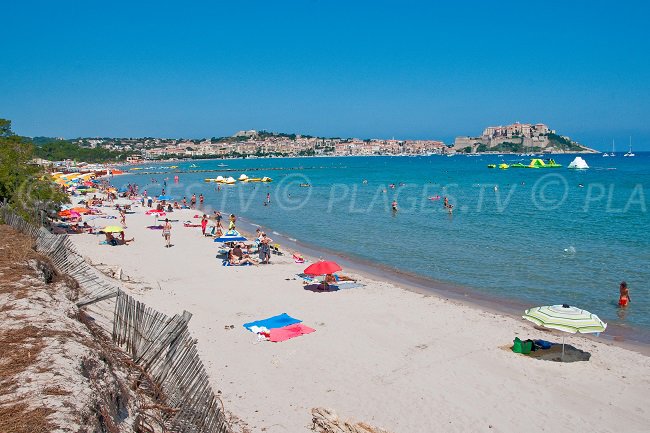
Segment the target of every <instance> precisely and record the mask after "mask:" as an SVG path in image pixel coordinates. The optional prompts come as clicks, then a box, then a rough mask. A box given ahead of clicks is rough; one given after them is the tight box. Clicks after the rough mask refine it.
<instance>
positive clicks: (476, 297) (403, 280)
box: [237, 217, 650, 356]
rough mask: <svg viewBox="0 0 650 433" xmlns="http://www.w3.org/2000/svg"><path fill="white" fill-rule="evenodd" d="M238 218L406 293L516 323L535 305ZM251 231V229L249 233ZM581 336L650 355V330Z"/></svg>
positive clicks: (618, 329) (312, 257) (283, 241)
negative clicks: (430, 297)
mask: <svg viewBox="0 0 650 433" xmlns="http://www.w3.org/2000/svg"><path fill="white" fill-rule="evenodd" d="M237 219H238V222H239V221H243V222H244V223H245V224H246V225H247V228H246V229H242V230H241V231H242V233H245V234H251V233H254V232H255V228H257V227H261V228H262V229H263V230H264V231H266V232H267V233H270V234H271V235H272V236H271V237H272V238H274V240H275V241H276V243H280V245H281V246H282V247H285V248H286V246H288V245H290V244H293V245H295V247H296V248H295V250H297V251H299V252H300V253H301V254H303V255H304V256H305V257H308V258H309V259H310V260H311V261H317V260H318V258H320V257H325V256H330V257H335V258H336V260H335V261H336V262H337V263H339V264H340V265H341V266H342V267H343V270H344V272H345V271H348V270H350V271H352V272H354V273H355V274H359V275H361V276H363V277H365V278H367V279H370V280H375V281H386V282H388V283H390V284H392V285H394V286H395V287H397V288H398V289H400V290H406V291H410V292H413V293H417V294H420V295H427V296H436V297H438V298H440V299H445V300H451V301H455V302H459V303H461V304H463V305H465V306H468V307H470V308H476V309H479V310H483V311H486V312H489V313H494V314H500V315H505V316H508V317H511V318H513V319H516V320H521V316H522V314H523V312H524V310H525V309H526V308H532V307H533V305H530V304H527V303H525V302H523V301H519V300H510V301H508V300H507V299H506V298H502V297H499V296H497V295H489V294H486V293H484V292H481V291H479V290H478V289H474V288H471V287H466V286H461V285H459V284H454V283H449V282H445V281H439V280H435V279H433V278H429V277H426V276H423V275H418V274H414V273H410V272H407V271H404V270H400V269H397V268H392V267H388V266H383V265H382V264H380V263H375V262H371V261H368V260H364V259H362V258H359V257H351V256H349V255H347V254H346V253H345V252H343V251H336V250H330V249H328V248H325V247H322V246H318V245H314V244H310V243H306V242H303V241H299V240H294V238H291V237H289V236H288V235H284V234H280V233H278V232H275V231H273V228H272V227H267V226H261V225H259V224H257V223H255V222H252V221H250V220H248V219H247V218H242V217H237ZM248 229H251V230H250V231H249V230H248ZM278 237H279V238H280V239H281V240H280V241H279V242H277V241H278V239H277V238H278ZM344 265H345V266H344ZM524 323H526V322H524ZM531 327H532V325H531ZM611 331H615V332H616V335H612V332H611ZM633 336H638V337H639V338H633ZM579 337H583V338H586V339H593V340H596V341H603V340H605V341H606V342H607V343H610V344H613V345H616V346H619V347H623V348H626V349H629V350H633V351H635V352H637V353H640V354H642V355H645V356H650V331H646V330H643V329H640V328H638V327H633V328H627V327H624V326H621V325H617V324H614V325H610V324H608V326H607V331H606V332H604V333H603V334H601V335H600V336H599V337H596V336H594V335H591V334H580V335H579Z"/></svg>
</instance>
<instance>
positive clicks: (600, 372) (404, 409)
mask: <svg viewBox="0 0 650 433" xmlns="http://www.w3.org/2000/svg"><path fill="white" fill-rule="evenodd" d="M102 209H103V210H104V211H105V212H107V213H109V214H111V215H116V214H117V212H116V211H114V210H109V209H108V208H102ZM133 210H134V212H135V213H134V214H129V215H127V220H126V222H127V226H128V228H127V230H126V235H127V236H126V237H127V238H131V237H135V241H134V242H133V243H131V244H129V245H127V246H115V247H112V246H108V245H99V242H100V241H102V240H103V236H95V235H87V234H83V235H73V236H71V237H72V239H73V241H74V242H75V244H76V245H77V247H78V249H79V251H80V252H82V254H83V255H84V256H86V257H87V259H88V261H90V262H91V263H92V264H95V265H100V266H112V267H115V268H121V271H122V278H123V280H129V281H125V282H124V283H123V284H124V288H125V290H126V291H127V292H128V293H129V294H131V295H133V296H134V297H136V298H137V299H139V300H141V301H143V302H145V303H146V304H148V305H150V306H151V307H153V308H156V309H158V310H159V311H161V312H164V313H166V314H168V315H172V314H176V313H181V312H182V311H183V310H187V311H189V312H191V313H192V314H193V317H192V320H191V321H190V324H189V326H190V330H191V332H192V334H193V335H194V337H195V338H196V339H197V343H198V348H199V351H200V353H201V355H202V360H203V362H204V364H205V365H206V368H207V371H208V373H209V374H210V376H211V380H212V383H213V387H214V389H215V392H217V391H218V392H220V395H221V398H222V400H223V403H224V405H225V407H226V409H227V410H228V411H230V412H231V413H233V414H236V415H237V416H238V417H239V418H241V420H242V423H240V424H239V425H240V426H244V427H246V428H248V429H250V430H249V431H253V432H274V433H275V432H301V431H310V428H311V409H312V408H316V407H325V408H330V409H334V410H335V411H336V412H337V413H338V414H339V416H340V417H341V418H343V419H350V420H353V421H363V422H366V423H368V424H370V425H373V426H376V427H380V428H383V429H386V430H388V431H391V432H393V433H406V432H422V433H425V432H433V431H448V432H469V431H495V432H519V431H555V432H569V431H571V432H574V431H595V432H621V431H624V432H642V431H647V428H648V427H647V426H648V425H649V423H650V409H648V406H647V404H646V400H647V398H646V394H647V391H648V389H650V357H648V356H646V355H644V354H641V353H638V352H636V351H632V350H628V349H626V348H623V347H620V346H618V345H616V344H612V343H611V342H607V341H604V340H602V339H601V340H598V339H587V338H582V337H580V336H573V335H568V334H567V335H566V343H567V344H570V345H573V346H575V347H577V348H580V349H582V350H584V351H587V352H589V353H590V354H591V359H590V360H589V361H587V362H573V363H559V362H550V361H542V360H538V359H533V358H531V357H527V356H523V355H519V354H515V353H513V352H512V351H511V350H510V349H509V347H510V346H511V345H512V340H513V339H514V338H515V337H520V338H521V339H527V338H532V339H545V340H550V341H554V342H559V341H561V336H560V335H559V334H550V333H548V332H545V331H542V330H537V329H535V328H533V327H532V325H531V324H530V323H529V322H526V321H524V320H523V319H521V318H518V317H509V316H506V315H502V314H497V313H494V312H489V311H486V310H484V309H481V308H477V307H476V306H472V305H465V304H462V303H461V302H459V301H456V300H449V299H445V298H443V297H438V296H434V295H423V294H419V293H415V292H412V291H409V290H405V289H404V288H402V287H397V286H395V285H394V284H389V283H387V282H382V281H378V280H373V279H371V278H370V277H368V276H367V275H355V274H354V273H351V272H349V271H348V270H346V269H344V270H343V273H344V274H345V275H349V276H352V277H355V278H359V282H360V283H361V284H363V286H362V287H356V288H351V289H346V290H339V291H336V292H323V293H318V292H313V291H310V290H305V289H304V287H303V284H302V281H301V279H300V278H298V277H296V274H297V273H299V272H301V271H302V270H303V269H304V268H305V267H306V266H307V264H297V263H295V262H294V261H293V259H292V258H291V251H287V250H285V254H284V255H283V256H277V255H273V257H272V263H271V264H269V265H260V266H245V267H225V266H222V264H221V259H220V258H215V255H216V253H217V245H218V244H216V243H214V242H213V241H212V239H210V238H206V237H203V236H202V234H201V229H200V228H186V227H183V222H184V221H186V220H191V221H192V222H193V223H195V224H197V223H198V222H199V219H197V218H193V216H194V215H197V214H199V212H198V211H194V210H181V211H176V212H174V213H172V214H169V217H170V218H173V219H178V220H179V222H175V223H173V229H172V244H173V247H172V248H164V240H163V238H162V236H161V231H160V230H148V229H146V226H148V225H151V224H153V222H154V217H153V216H147V215H144V211H145V210H146V209H143V208H140V207H134V209H133ZM289 217H290V216H289ZM118 221H119V220H118ZM115 222H116V220H104V219H95V220H93V221H92V223H94V224H95V225H96V226H97V227H103V226H104V225H109V224H114V223H115ZM281 313H287V314H289V315H290V316H293V317H295V318H297V319H300V320H302V322H303V324H304V325H306V326H309V327H312V328H314V329H315V330H316V331H315V332H313V333H311V334H308V335H303V336H300V337H297V338H294V339H291V340H288V341H285V342H280V343H272V342H268V341H258V339H257V337H256V335H255V334H253V333H251V332H249V331H248V330H246V329H245V328H244V327H243V326H242V325H243V324H244V323H246V322H251V321H255V320H259V319H264V318H267V317H271V316H275V315H278V314H281ZM230 325H234V328H231V327H230Z"/></svg>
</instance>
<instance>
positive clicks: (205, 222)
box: [201, 214, 208, 236]
mask: <svg viewBox="0 0 650 433" xmlns="http://www.w3.org/2000/svg"><path fill="white" fill-rule="evenodd" d="M207 226H208V216H207V215H206V214H203V218H201V232H202V233H203V236H205V228H206V227H207Z"/></svg>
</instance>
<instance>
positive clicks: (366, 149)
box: [74, 130, 448, 160]
mask: <svg viewBox="0 0 650 433" xmlns="http://www.w3.org/2000/svg"><path fill="white" fill-rule="evenodd" d="M74 141H75V142H76V143H77V144H79V145H80V146H88V147H92V148H96V147H101V148H105V149H108V150H113V151H131V152H132V153H133V154H132V155H131V156H130V157H129V160H139V159H169V158H199V159H200V158H228V157H269V156H278V157H279V156H319V155H328V156H360V155H429V154H442V153H445V152H446V151H447V150H448V147H447V146H446V145H445V143H443V142H442V141H438V140H396V139H389V140H384V139H366V140H362V139H358V138H323V137H312V136H309V135H300V134H283V133H270V132H266V131H260V132H258V131H255V130H248V131H239V132H237V133H236V134H234V135H233V136H231V137H221V138H216V137H213V138H206V139H200V140H197V139H164V138H138V139H135V138H80V139H76V140H74Z"/></svg>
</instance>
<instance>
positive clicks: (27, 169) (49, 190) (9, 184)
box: [0, 119, 67, 219]
mask: <svg viewBox="0 0 650 433" xmlns="http://www.w3.org/2000/svg"><path fill="white" fill-rule="evenodd" d="M0 131H1V132H0V201H2V202H7V203H8V204H9V206H11V207H12V208H14V209H15V210H16V211H18V212H19V213H20V214H22V215H23V216H24V217H26V218H28V219H34V218H36V217H37V216H38V212H37V211H38V210H45V211H49V210H54V209H57V208H58V207H59V206H60V205H61V203H64V202H66V201H67V196H66V195H65V194H64V193H63V192H62V191H61V190H59V189H58V188H57V186H56V185H55V184H54V183H53V182H52V181H51V179H50V177H49V175H48V174H47V172H46V171H45V169H44V168H43V167H41V166H39V165H37V164H35V163H33V161H32V158H33V157H34V147H33V145H32V144H31V143H30V142H28V141H27V140H25V139H23V138H22V137H19V136H17V135H15V134H14V133H13V131H12V130H11V121H10V120H6V119H0Z"/></svg>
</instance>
